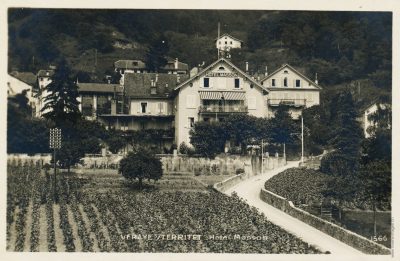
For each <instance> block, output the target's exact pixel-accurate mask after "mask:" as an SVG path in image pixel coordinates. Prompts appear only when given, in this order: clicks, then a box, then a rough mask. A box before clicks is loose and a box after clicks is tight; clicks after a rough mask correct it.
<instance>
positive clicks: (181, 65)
mask: <svg viewBox="0 0 400 261" xmlns="http://www.w3.org/2000/svg"><path fill="white" fill-rule="evenodd" d="M163 69H164V70H180V71H188V70H189V65H188V64H187V63H183V62H180V61H178V68H175V60H169V61H168V62H167V64H166V65H165V66H164V67H163Z"/></svg>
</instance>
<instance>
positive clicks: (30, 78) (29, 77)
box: [10, 71, 37, 86]
mask: <svg viewBox="0 0 400 261" xmlns="http://www.w3.org/2000/svg"><path fill="white" fill-rule="evenodd" d="M10 75H11V76H13V77H14V78H17V79H18V80H20V81H22V82H24V83H26V84H28V85H31V86H33V85H35V83H36V80H37V78H36V75H34V74H33V73H31V72H17V71H14V72H11V73H10Z"/></svg>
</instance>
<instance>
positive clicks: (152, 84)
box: [151, 79, 154, 87]
mask: <svg viewBox="0 0 400 261" xmlns="http://www.w3.org/2000/svg"><path fill="white" fill-rule="evenodd" d="M151 87H154V80H153V79H151Z"/></svg>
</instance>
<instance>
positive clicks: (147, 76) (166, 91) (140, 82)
mask: <svg viewBox="0 0 400 261" xmlns="http://www.w3.org/2000/svg"><path fill="white" fill-rule="evenodd" d="M188 77H189V76H188V75H187V74H167V73H125V76H124V87H125V93H126V95H127V96H129V97H132V98H168V97H170V95H171V94H172V92H173V91H174V88H175V87H176V86H177V84H179V82H182V81H185V80H186V79H187V78H188ZM178 78H179V82H178ZM156 79H157V81H156ZM152 81H153V82H155V85H156V93H155V94H151V88H152V86H151V82H152Z"/></svg>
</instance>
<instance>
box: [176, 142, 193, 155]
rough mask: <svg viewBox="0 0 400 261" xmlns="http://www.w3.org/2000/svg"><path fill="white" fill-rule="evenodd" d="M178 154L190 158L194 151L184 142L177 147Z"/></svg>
mask: <svg viewBox="0 0 400 261" xmlns="http://www.w3.org/2000/svg"><path fill="white" fill-rule="evenodd" d="M179 153H180V154H185V155H189V156H190V155H193V154H194V149H193V148H191V147H189V146H188V145H187V144H186V143H185V142H182V143H181V145H179Z"/></svg>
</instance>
